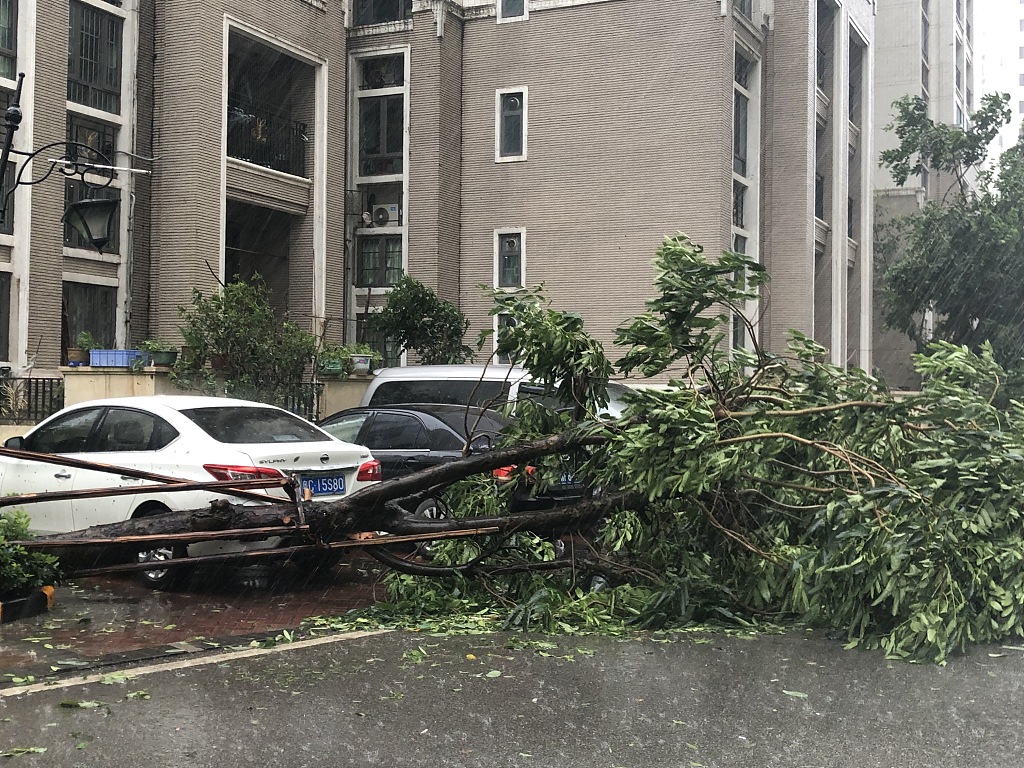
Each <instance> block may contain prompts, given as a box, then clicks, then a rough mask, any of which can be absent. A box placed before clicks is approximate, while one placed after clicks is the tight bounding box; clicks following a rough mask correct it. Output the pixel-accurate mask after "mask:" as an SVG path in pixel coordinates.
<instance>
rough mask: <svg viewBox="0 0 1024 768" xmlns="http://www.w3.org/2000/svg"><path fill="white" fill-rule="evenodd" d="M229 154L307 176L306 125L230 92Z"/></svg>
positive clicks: (256, 163) (293, 174) (228, 116)
mask: <svg viewBox="0 0 1024 768" xmlns="http://www.w3.org/2000/svg"><path fill="white" fill-rule="evenodd" d="M227 119H228V156H229V157H234V158H236V159H238V160H244V161H245V162H247V163H253V164H254V165H260V166H263V167H264V168H271V169H273V170H275V171H280V172H282V173H288V174H291V175H292V176H303V177H304V176H305V175H306V144H307V143H308V142H309V136H308V135H307V133H306V124H305V123H301V122H297V121H295V120H290V119H288V118H287V117H284V116H282V115H280V114H278V110H274V109H272V108H270V107H267V106H262V105H259V104H256V103H255V102H253V101H251V100H246V99H245V98H244V97H242V96H240V95H239V94H235V93H229V94H228V114H227Z"/></svg>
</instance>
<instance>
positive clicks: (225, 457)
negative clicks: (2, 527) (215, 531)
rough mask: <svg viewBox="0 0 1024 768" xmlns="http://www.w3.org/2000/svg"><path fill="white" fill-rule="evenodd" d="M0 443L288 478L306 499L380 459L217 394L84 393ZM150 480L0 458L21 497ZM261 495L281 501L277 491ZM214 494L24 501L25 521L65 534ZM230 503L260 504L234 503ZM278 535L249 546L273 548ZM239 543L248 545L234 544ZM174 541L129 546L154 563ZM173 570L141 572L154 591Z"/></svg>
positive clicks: (183, 472)
mask: <svg viewBox="0 0 1024 768" xmlns="http://www.w3.org/2000/svg"><path fill="white" fill-rule="evenodd" d="M4 445H5V446H6V447H8V448H15V449H19V450H26V451H35V452H37V453H49V454H58V455H61V456H69V457H73V458H76V459H82V460H86V461H94V462H100V463H103V464H111V465H114V466H117V467H125V468H129V469H134V470H141V471H145V472H152V473H156V474H161V475H167V476H171V477H175V478H180V479H182V480H207V481H209V480H245V479H253V478H261V477H266V478H278V477H282V476H285V475H296V476H297V477H298V478H299V480H300V482H301V485H302V487H303V488H304V489H306V490H308V491H309V493H310V494H312V497H313V498H315V499H317V500H322V501H332V500H335V499H339V498H341V497H342V496H344V495H346V494H348V493H351V492H353V491H355V490H357V489H359V488H361V487H363V486H365V485H367V484H368V483H372V482H375V481H379V480H380V465H379V464H378V463H377V462H376V461H375V460H374V459H373V457H372V456H371V455H370V452H369V450H368V449H367V448H365V447H364V446H360V445H353V444H350V443H344V442H341V441H339V440H337V439H335V438H334V437H333V436H332V435H330V434H328V433H327V432H324V431H323V430H321V429H319V428H318V427H316V426H314V425H313V424H311V423H309V422H308V421H306V420H305V419H302V418H300V417H298V416H295V415H294V414H291V413H289V412H288V411H285V410H283V409H281V408H275V407H274V406H270V405H264V404H261V403H253V402H249V401H246V400H233V399H228V398H222V397H188V396H172V395H164V396H161V395H158V396H151V397H126V398H112V399H107V400H93V401H90V402H84V403H79V404H77V405H73V406H70V407H68V408H65V409H64V410H62V411H59V412H58V413H56V414H54V415H53V416H51V417H50V418H48V419H46V420H45V421H43V422H41V423H40V424H39V425H37V426H36V427H35V428H34V429H32V430H31V431H29V432H28V433H27V434H26V435H25V436H24V437H12V438H9V439H8V440H7V441H6V442H5V444H4ZM143 484H151V481H145V480H139V479H137V478H133V477H129V476H127V475H119V474H112V473H108V472H101V471H97V470H89V469H79V468H75V467H68V466H61V465H59V464H48V463H41V462H38V461H30V460H27V459H15V458H9V457H6V456H4V457H0V493H3V494H5V495H11V494H17V495H21V494H29V493H41V492H44V491H58V490H81V489H96V488H110V487H115V486H116V487H120V486H131V485H143ZM267 493H268V494H269V495H271V496H274V497H280V498H282V499H284V498H287V494H286V492H285V490H284V489H283V488H276V489H268V490H267ZM216 498H224V494H222V493H216V492H208V491H183V492H154V493H139V494H128V495H124V496H107V497H97V498H82V499H75V500H73V501H48V502H40V503H30V504H26V505H25V509H26V511H27V512H28V513H29V515H30V517H31V520H32V528H33V529H34V530H35V531H38V532H40V533H67V532H69V531H76V530H81V529H83V528H88V527H89V526H93V525H101V524H104V523H116V522H121V521H124V520H128V519H130V518H138V517H144V516H146V515H153V514H158V513H161V512H166V511H180V510H188V509H199V508H202V507H205V506H207V505H208V504H209V503H210V501H212V500H213V499H216ZM235 501H236V502H239V503H255V504H258V503H260V502H259V501H240V500H239V499H237V498H236V499H235ZM280 543H282V539H280V538H274V539H269V540H266V541H264V542H259V543H255V545H257V546H263V547H267V546H276V545H279V544H280ZM242 546H243V545H242V544H241V543H240V542H224V543H219V544H216V545H214V544H206V545H191V546H190V547H189V548H188V553H191V554H197V553H200V552H201V553H203V554H207V553H209V552H210V551H211V550H214V551H231V550H238V549H240V548H241V547H242ZM244 546H246V547H247V548H249V547H251V546H253V545H250V544H247V545H244ZM185 554H186V551H185V550H184V548H181V547H164V548H160V549H156V550H149V551H145V552H141V553H139V559H140V560H143V561H144V560H152V561H153V562H154V563H156V562H160V561H164V560H167V559H169V558H172V557H179V556H184V555H185ZM181 571H182V569H180V568H179V569H166V568H165V569H155V570H153V571H144V572H143V581H144V582H146V583H147V584H148V585H149V586H152V587H156V588H162V587H167V586H170V585H171V584H172V583H173V582H175V581H176V580H177V576H178V575H179V573H180V572H181Z"/></svg>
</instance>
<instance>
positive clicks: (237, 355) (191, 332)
mask: <svg viewBox="0 0 1024 768" xmlns="http://www.w3.org/2000/svg"><path fill="white" fill-rule="evenodd" d="M179 314H180V315H181V320H182V322H181V326H180V330H181V335H182V338H183V339H184V342H185V345H186V346H187V347H188V349H189V354H188V355H187V356H184V355H183V356H182V357H181V358H180V359H179V360H178V361H177V362H176V363H175V366H174V371H173V374H174V379H175V382H176V383H177V384H178V386H180V387H182V388H183V389H189V388H192V387H198V388H201V389H205V390H207V391H211V392H212V391H221V392H224V393H226V394H229V395H234V396H238V397H250V398H257V399H261V400H264V401H267V402H277V401H279V400H281V399H282V398H284V397H285V396H286V395H287V393H288V391H289V389H290V387H291V386H292V385H294V384H295V383H296V382H298V381H300V380H301V378H302V375H303V373H304V371H305V369H306V366H307V365H309V364H310V363H311V361H312V358H313V351H314V348H315V346H316V345H315V339H314V338H313V336H312V335H311V334H310V333H308V332H307V331H304V330H303V329H301V328H299V326H297V325H295V324H294V323H291V322H288V321H287V320H284V321H282V320H279V319H278V317H277V316H276V315H275V313H274V308H273V306H272V305H271V303H270V291H269V289H268V288H267V286H266V284H265V283H264V282H263V281H262V279H260V278H259V276H256V278H255V279H254V280H253V281H252V282H241V281H235V282H231V283H228V284H227V285H225V286H223V287H222V288H221V289H220V290H219V291H218V292H216V293H214V294H212V295H210V296H204V295H203V294H202V293H201V292H200V291H199V290H198V289H196V290H193V292H192V303H191V305H189V306H187V307H181V308H179ZM207 362H211V363H216V365H217V370H211V369H207V368H205V367H204V365H205V364H206V363H207Z"/></svg>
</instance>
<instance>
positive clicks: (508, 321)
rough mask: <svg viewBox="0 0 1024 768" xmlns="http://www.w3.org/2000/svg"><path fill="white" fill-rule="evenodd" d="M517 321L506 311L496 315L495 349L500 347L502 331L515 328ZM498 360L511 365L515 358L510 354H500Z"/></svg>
mask: <svg viewBox="0 0 1024 768" xmlns="http://www.w3.org/2000/svg"><path fill="white" fill-rule="evenodd" d="M515 325H516V321H515V320H513V319H512V316H511V315H506V314H504V313H502V314H499V315H496V316H495V318H494V349H495V350H497V349H498V344H499V343H500V342H501V335H502V331H505V330H508V329H509V328H514V327H515ZM497 360H498V362H499V363H501V364H502V365H511V364H512V362H513V360H512V356H511V355H508V354H499V355H498V356H497Z"/></svg>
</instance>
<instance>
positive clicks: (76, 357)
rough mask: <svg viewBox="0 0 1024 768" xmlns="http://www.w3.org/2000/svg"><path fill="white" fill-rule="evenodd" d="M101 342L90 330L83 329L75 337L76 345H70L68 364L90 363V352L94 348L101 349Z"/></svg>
mask: <svg viewBox="0 0 1024 768" xmlns="http://www.w3.org/2000/svg"><path fill="white" fill-rule="evenodd" d="M99 347H100V343H99V342H98V341H96V338H95V337H94V336H93V335H92V334H91V333H89V332H88V331H82V332H81V333H80V334H78V336H77V337H76V338H75V346H73V347H68V365H70V366H78V365H88V364H89V352H90V351H91V350H93V349H99Z"/></svg>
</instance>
